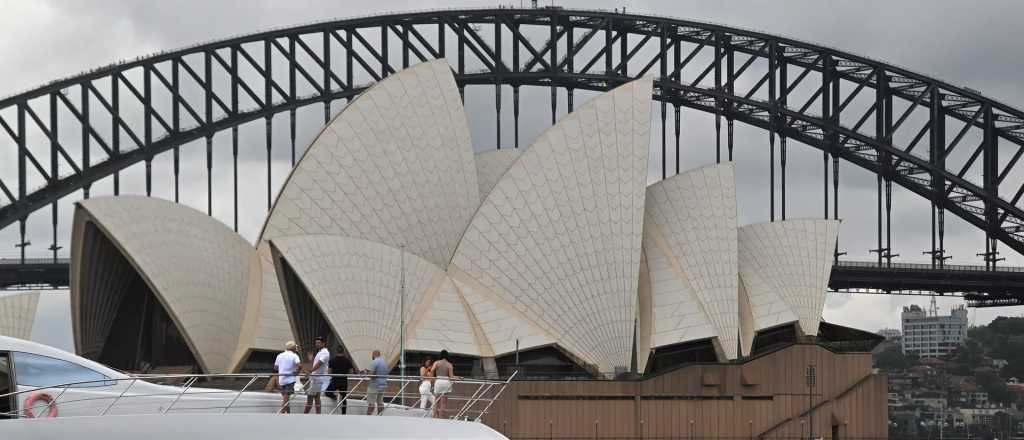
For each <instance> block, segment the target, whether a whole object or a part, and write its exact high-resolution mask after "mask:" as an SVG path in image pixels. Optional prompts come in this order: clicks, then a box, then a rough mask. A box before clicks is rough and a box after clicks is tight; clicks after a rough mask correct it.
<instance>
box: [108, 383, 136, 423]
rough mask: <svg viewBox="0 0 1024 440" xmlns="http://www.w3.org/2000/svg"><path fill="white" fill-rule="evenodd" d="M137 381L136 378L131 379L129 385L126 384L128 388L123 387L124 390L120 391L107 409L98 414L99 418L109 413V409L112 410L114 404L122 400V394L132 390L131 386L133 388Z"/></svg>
mask: <svg viewBox="0 0 1024 440" xmlns="http://www.w3.org/2000/svg"><path fill="white" fill-rule="evenodd" d="M137 380H139V379H138V378H137V377H136V378H132V381H131V383H129V384H128V386H127V387H125V388H124V390H122V391H121V394H119V395H118V396H117V397H115V398H114V401H113V402H110V405H107V407H106V408H105V409H104V410H103V412H102V413H100V415H101V416H105V415H107V412H108V411H110V408H113V407H114V405H115V404H116V403H117V402H118V401H119V400H121V398H122V397H124V393H127V392H128V390H129V389H131V388H132V386H134V385H135V381H137Z"/></svg>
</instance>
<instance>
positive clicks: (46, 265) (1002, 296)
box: [0, 258, 1024, 307]
mask: <svg viewBox="0 0 1024 440" xmlns="http://www.w3.org/2000/svg"><path fill="white" fill-rule="evenodd" d="M69 264H70V259H68V258H57V259H53V258H26V259H25V260H24V261H22V260H21V259H17V258H14V259H11V258H0V290H25V289H54V288H58V289H66V288H67V287H68V285H69V283H70V269H69ZM829 288H830V289H831V290H833V291H836V292H849V293H858V294H888V295H937V296H956V297H963V298H965V299H966V300H967V303H968V306H970V307H996V306H1015V305H1024V267H1015V266H1003V267H995V268H986V267H985V266H971V265H945V266H943V267H941V268H940V267H933V266H932V265H930V264H915V263H893V264H891V265H887V264H885V263H883V264H882V265H881V266H880V265H879V264H878V263H876V262H865V261H839V264H837V265H835V266H833V267H832V278H831V280H830V281H829Z"/></svg>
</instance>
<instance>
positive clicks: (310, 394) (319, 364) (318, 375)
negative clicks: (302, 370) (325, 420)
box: [302, 336, 331, 414]
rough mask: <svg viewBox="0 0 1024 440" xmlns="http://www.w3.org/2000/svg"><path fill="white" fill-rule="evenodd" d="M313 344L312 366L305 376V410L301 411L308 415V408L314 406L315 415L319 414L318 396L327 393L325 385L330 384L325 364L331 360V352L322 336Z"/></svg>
mask: <svg viewBox="0 0 1024 440" xmlns="http://www.w3.org/2000/svg"><path fill="white" fill-rule="evenodd" d="M314 344H315V345H316V349H317V351H316V354H315V355H313V366H312V367H311V368H310V372H309V374H307V375H306V379H307V380H308V381H309V384H308V386H309V389H308V390H307V391H306V409H305V410H303V411H302V413H303V414H309V410H310V408H311V407H313V406H314V405H315V406H316V413H317V414H320V394H321V393H323V392H325V391H327V383H328V382H330V377H328V376H327V362H329V361H330V360H331V352H330V351H328V350H327V341H325V340H324V337H323V336H317V337H316V341H315V342H314Z"/></svg>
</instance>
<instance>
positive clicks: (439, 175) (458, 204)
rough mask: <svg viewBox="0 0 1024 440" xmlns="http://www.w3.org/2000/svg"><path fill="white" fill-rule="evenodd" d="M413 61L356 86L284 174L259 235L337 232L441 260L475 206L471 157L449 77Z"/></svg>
mask: <svg viewBox="0 0 1024 440" xmlns="http://www.w3.org/2000/svg"><path fill="white" fill-rule="evenodd" d="M450 69H451V68H450V67H449V66H448V63H447V62H445V61H444V60H437V61H430V62H426V63H421V64H418V65H416V66H413V67H410V68H408V69H405V70H402V71H400V72H398V73H395V74H394V75H392V76H390V77H388V79H387V80H385V81H381V82H378V83H377V84H375V85H374V86H372V87H370V89H369V90H367V91H365V92H363V93H362V94H361V95H359V97H358V98H357V99H355V100H354V101H353V102H352V103H350V104H349V105H348V106H347V107H346V108H345V109H344V110H342V112H341V113H340V114H339V115H338V116H337V117H336V118H335V119H334V120H333V121H332V122H331V123H330V124H329V125H328V126H327V127H326V128H325V129H324V130H323V131H322V132H321V133H320V136H319V137H318V138H317V139H316V140H315V141H314V142H313V144H312V145H311V146H310V147H309V149H308V150H307V152H306V154H305V155H304V156H303V158H302V160H301V161H300V162H299V163H298V164H297V165H296V167H295V169H294V170H293V171H292V174H291V177H290V178H289V181H288V182H287V183H286V184H285V186H284V188H283V189H282V191H281V194H280V196H279V198H278V200H277V203H276V204H275V206H274V208H273V210H272V212H271V214H270V216H269V218H268V220H267V224H266V227H265V229H264V232H263V235H262V239H263V240H273V239H275V238H277V237H284V236H290V235H323V234H326V235H341V236H347V237H356V238H362V239H366V240H370V241H376V242H379V243H385V244H389V245H392V246H398V245H399V244H402V243H405V244H406V245H407V249H408V250H409V252H412V253H414V254H416V255H419V256H421V257H423V258H426V259H427V260H429V261H431V262H433V263H434V264H436V265H438V266H439V267H445V266H447V265H448V262H449V261H450V260H451V256H452V253H453V252H454V251H455V247H456V245H457V243H458V240H459V237H460V236H461V235H462V231H463V230H465V227H466V225H467V224H468V223H469V219H470V217H471V216H472V215H473V212H474V210H475V209H476V207H477V205H478V204H479V190H478V187H477V181H476V164H475V163H474V160H473V150H472V145H471V143H470V138H469V128H468V126H467V123H466V117H465V115H464V113H463V110H462V103H461V101H460V98H459V93H458V89H457V87H456V85H455V79H454V77H453V76H452V75H451V73H450Z"/></svg>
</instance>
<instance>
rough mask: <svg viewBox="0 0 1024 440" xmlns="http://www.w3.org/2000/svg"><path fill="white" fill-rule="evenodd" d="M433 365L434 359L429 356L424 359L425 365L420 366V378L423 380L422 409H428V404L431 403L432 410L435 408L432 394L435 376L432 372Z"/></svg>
mask: <svg viewBox="0 0 1024 440" xmlns="http://www.w3.org/2000/svg"><path fill="white" fill-rule="evenodd" d="M433 364H434V361H433V359H431V358H430V356H427V357H426V358H425V359H423V365H420V378H422V379H423V380H422V381H421V382H420V409H427V403H430V407H431V408H433V407H434V393H433V392H431V388H432V387H433V385H434V384H433V380H432V378H433V377H434V376H433V374H431V372H430V367H431V366H432V365H433Z"/></svg>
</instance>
